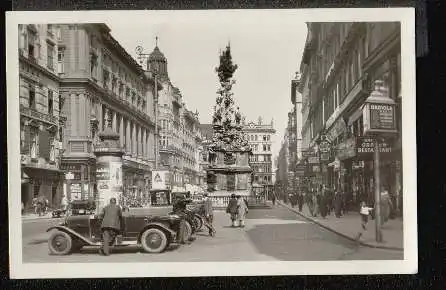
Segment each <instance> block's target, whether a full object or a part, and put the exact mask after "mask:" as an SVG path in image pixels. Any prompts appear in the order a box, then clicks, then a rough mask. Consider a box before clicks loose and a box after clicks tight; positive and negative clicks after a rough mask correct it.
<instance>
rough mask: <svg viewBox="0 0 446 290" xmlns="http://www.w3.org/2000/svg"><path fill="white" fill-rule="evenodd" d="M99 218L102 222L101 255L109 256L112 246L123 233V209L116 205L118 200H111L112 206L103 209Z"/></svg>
mask: <svg viewBox="0 0 446 290" xmlns="http://www.w3.org/2000/svg"><path fill="white" fill-rule="evenodd" d="M99 218H100V219H101V220H102V224H101V231H102V248H101V249H100V250H99V253H100V254H102V255H106V256H109V255H110V246H111V245H112V244H113V241H114V240H115V238H116V235H117V234H118V233H119V232H120V231H121V221H122V211H121V207H119V206H118V205H117V204H116V198H114V197H112V198H111V199H110V204H109V205H107V206H105V207H104V208H103V209H102V212H101V214H100V215H99Z"/></svg>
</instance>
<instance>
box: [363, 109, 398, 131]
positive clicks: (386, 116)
mask: <svg viewBox="0 0 446 290" xmlns="http://www.w3.org/2000/svg"><path fill="white" fill-rule="evenodd" d="M363 117H364V134H370V133H396V124H395V105H394V104H373V103H369V104H366V105H365V106H364V110H363Z"/></svg>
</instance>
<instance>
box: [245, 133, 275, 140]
mask: <svg viewBox="0 0 446 290" xmlns="http://www.w3.org/2000/svg"><path fill="white" fill-rule="evenodd" d="M247 137H248V141H258V140H263V141H271V136H270V135H251V134H250V135H247ZM257 138H258V139H257Z"/></svg>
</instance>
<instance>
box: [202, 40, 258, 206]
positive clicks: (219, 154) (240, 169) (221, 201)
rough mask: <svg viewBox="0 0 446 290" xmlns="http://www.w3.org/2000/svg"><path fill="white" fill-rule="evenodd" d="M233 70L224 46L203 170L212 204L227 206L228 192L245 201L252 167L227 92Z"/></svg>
mask: <svg viewBox="0 0 446 290" xmlns="http://www.w3.org/2000/svg"><path fill="white" fill-rule="evenodd" d="M236 69H237V65H234V64H232V57H231V49H230V46H229V45H228V46H227V47H226V50H225V51H224V52H223V53H222V55H220V65H219V67H218V68H217V69H216V71H217V72H218V77H219V79H220V85H221V87H220V89H219V90H218V92H217V93H218V95H219V96H217V100H216V105H215V107H214V115H213V120H212V127H213V137H212V143H211V144H210V146H209V157H210V166H209V168H208V169H207V183H208V191H209V192H210V194H209V195H210V197H211V199H212V201H213V203H214V206H216V207H225V206H227V204H228V202H229V198H230V196H231V194H236V195H241V196H243V197H244V198H246V199H247V200H248V201H249V200H250V197H251V192H252V190H251V187H252V186H251V183H252V177H251V176H252V169H251V167H250V166H249V163H248V159H249V158H248V157H249V155H250V154H251V149H250V147H249V144H248V140H247V138H246V137H245V136H244V134H243V131H242V124H241V119H242V116H241V114H240V112H239V110H238V107H235V104H234V99H233V98H232V95H233V93H232V92H231V89H232V86H233V85H234V84H235V80H233V79H232V76H233V74H234V72H235V70H236Z"/></svg>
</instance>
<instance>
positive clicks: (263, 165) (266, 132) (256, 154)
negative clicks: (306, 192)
mask: <svg viewBox="0 0 446 290" xmlns="http://www.w3.org/2000/svg"><path fill="white" fill-rule="evenodd" d="M243 132H244V133H245V134H246V138H248V143H249V146H250V147H251V150H252V154H251V155H250V156H249V165H250V166H251V168H252V170H253V175H254V179H253V183H257V184H259V185H263V186H264V187H265V186H272V185H273V183H274V177H275V175H274V172H273V160H272V138H271V137H272V136H273V135H274V134H275V133H276V130H275V129H274V125H273V121H271V123H270V124H264V123H263V121H262V118H259V120H258V122H257V123H254V122H248V123H247V124H244V125H243Z"/></svg>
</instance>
